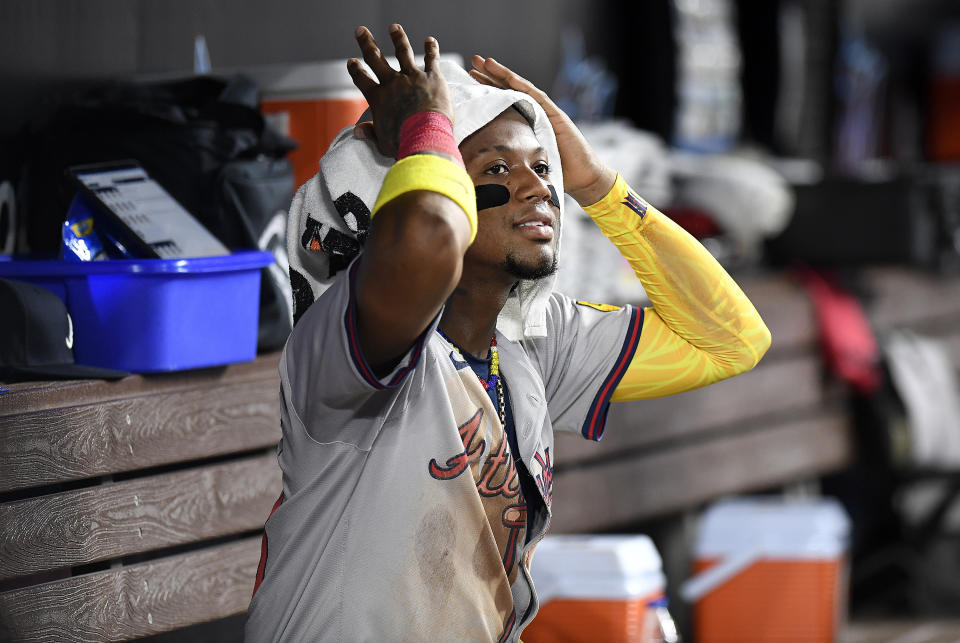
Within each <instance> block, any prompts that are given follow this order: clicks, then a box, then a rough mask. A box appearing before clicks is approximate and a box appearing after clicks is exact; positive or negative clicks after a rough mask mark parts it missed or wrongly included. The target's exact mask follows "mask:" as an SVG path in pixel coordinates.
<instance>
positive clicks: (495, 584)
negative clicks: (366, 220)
mask: <svg viewBox="0 0 960 643" xmlns="http://www.w3.org/2000/svg"><path fill="white" fill-rule="evenodd" d="M357 265H358V263H357V262H356V261H355V262H354V263H353V265H352V266H351V268H350V270H349V271H345V273H344V274H342V276H341V278H339V279H338V280H337V281H336V282H335V283H334V285H333V286H331V287H330V288H329V289H328V290H327V291H326V292H325V293H324V294H323V295H322V296H321V297H319V298H318V299H317V301H316V302H315V303H314V304H313V305H312V306H311V307H310V309H309V310H308V311H307V312H306V313H305V314H304V316H303V317H302V318H301V319H300V321H299V322H298V323H297V325H296V327H295V328H294V330H293V333H292V334H291V335H290V338H289V339H288V341H287V344H286V347H285V348H284V351H283V355H282V357H281V360H280V378H281V402H282V424H283V439H282V442H281V445H280V448H279V460H280V466H281V469H282V470H283V496H282V497H281V498H282V503H280V504H279V506H278V507H277V508H276V510H275V511H274V513H273V514H272V515H271V517H270V518H269V520H268V521H267V523H266V530H265V549H264V560H262V561H261V577H260V578H258V582H259V583H260V584H259V586H258V589H257V591H256V593H255V595H254V598H253V600H252V602H251V604H250V609H249V613H248V618H247V625H246V637H247V640H250V641H307V640H311V641H319V640H323V641H401V640H404V641H427V640H429V641H468V640H473V641H513V640H516V639H517V638H518V636H519V633H520V631H521V630H522V628H523V626H525V625H526V624H527V623H528V622H529V621H530V620H531V619H532V618H533V616H534V614H535V613H536V609H537V599H536V594H535V592H534V590H533V586H532V583H531V580H530V574H529V565H530V557H531V555H532V552H533V548H534V547H535V546H536V543H537V542H538V541H539V540H540V539H541V538H542V536H543V535H544V533H545V532H546V530H547V527H548V524H549V516H550V505H551V500H552V477H553V464H552V460H551V459H552V453H553V430H554V428H556V429H561V430H568V431H579V432H581V433H582V434H583V435H584V436H585V437H588V438H591V439H599V438H600V436H601V434H602V431H603V424H604V421H605V417H606V409H607V406H608V403H609V399H610V396H611V394H612V393H613V390H614V388H616V385H617V382H619V379H620V377H621V376H622V374H623V372H624V370H625V369H626V366H627V364H629V361H630V359H631V358H632V356H633V352H634V351H635V349H636V345H637V341H638V339H639V335H640V327H641V324H642V316H643V315H642V311H640V310H639V309H634V308H631V307H625V308H614V309H612V310H601V309H598V308H594V307H591V306H589V305H580V304H577V303H575V302H573V301H572V300H571V299H569V298H567V297H565V296H563V295H559V294H554V295H553V296H552V298H551V301H550V305H549V308H548V315H547V317H548V328H549V334H548V336H547V337H545V338H540V339H535V340H524V341H521V342H511V341H507V340H505V339H504V338H502V337H501V338H499V341H498V349H499V353H500V371H501V373H502V375H503V377H504V380H505V382H507V385H508V389H507V390H508V392H509V401H510V404H511V407H512V410H513V417H514V423H515V427H516V434H517V442H518V446H519V450H520V453H519V454H512V453H511V452H510V447H509V445H508V441H507V439H506V436H505V435H504V431H503V427H502V426H501V425H500V420H499V418H498V413H497V410H496V409H495V408H494V407H493V404H492V403H491V400H490V398H489V397H488V395H487V393H486V391H485V390H484V389H483V387H482V386H481V384H480V382H479V380H478V379H477V377H476V375H475V374H474V372H473V371H472V370H471V369H470V368H469V367H468V366H467V364H466V363H464V362H462V361H460V359H459V358H458V355H457V353H456V352H455V351H453V350H451V346H450V344H448V343H447V342H446V341H445V340H444V339H443V337H441V336H440V334H439V333H437V332H436V323H437V321H436V320H434V323H433V325H432V326H431V327H430V328H428V329H427V330H426V331H425V332H424V334H423V335H422V336H421V337H420V338H419V340H418V341H417V342H416V344H415V345H414V346H413V347H412V348H411V349H410V351H409V352H408V354H407V355H406V356H405V357H404V359H403V360H402V361H401V363H400V364H399V365H398V366H397V367H396V368H395V369H394V371H393V372H392V373H390V374H389V375H387V376H386V377H382V378H377V377H376V376H375V375H374V374H373V373H372V371H371V369H370V367H369V365H367V363H366V362H365V360H364V358H363V355H362V353H361V351H360V347H359V342H358V339H357V331H356V306H355V301H354V298H353V288H354V279H355V274H356V268H357ZM514 457H518V458H522V461H523V462H524V464H525V465H526V468H527V470H528V471H529V472H530V474H531V476H532V477H533V478H534V480H535V481H536V485H535V487H536V488H537V489H538V491H539V493H540V494H541V496H542V500H543V503H539V502H538V503H532V502H531V503H529V504H530V505H531V506H533V505H534V504H536V506H538V507H539V506H543V507H545V510H541V511H540V512H538V513H539V514H541V515H535V516H531V518H530V521H529V523H528V521H527V516H526V511H527V504H528V503H526V502H524V500H523V498H522V494H521V492H520V484H519V479H518V473H517V467H516V466H515V464H514V459H513V458H514ZM528 524H529V527H530V530H531V532H532V533H530V534H529V535H528V534H527V533H526V530H527V528H528Z"/></svg>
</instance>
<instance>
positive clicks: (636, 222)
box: [585, 175, 770, 402]
mask: <svg viewBox="0 0 960 643" xmlns="http://www.w3.org/2000/svg"><path fill="white" fill-rule="evenodd" d="M585 210H586V211H587V213H588V214H589V215H590V216H591V217H592V218H593V220H594V221H595V222H596V223H597V225H598V226H599V227H600V230H601V231H603V234H604V235H606V236H607V238H608V239H610V241H612V242H613V244H614V245H615V246H617V248H618V249H619V250H620V254H622V255H623V256H624V257H625V258H626V259H627V261H629V262H630V265H631V267H632V268H633V270H634V272H635V273H636V275H637V277H638V278H639V279H640V282H641V283H642V284H643V287H644V289H645V290H646V292H647V296H648V297H649V298H650V301H651V302H652V304H653V307H652V308H646V309H645V310H644V319H643V329H642V331H641V334H640V340H639V343H638V345H637V350H636V353H635V354H634V357H633V360H632V361H631V362H630V365H629V367H628V368H627V372H626V373H625V374H624V376H623V379H621V380H620V384H619V385H618V386H617V388H616V390H615V391H614V393H613V397H612V398H611V399H612V400H613V401H615V402H618V401H624V400H638V399H644V398H651V397H660V396H663V395H671V394H673V393H680V392H682V391H688V390H690V389H694V388H697V387H700V386H706V385H707V384H711V383H713V382H717V381H719V380H722V379H725V378H727V377H731V376H733V375H737V374H738V373H742V372H744V371H746V370H749V369H751V368H753V366H755V365H756V363H757V362H759V361H760V358H761V357H762V356H763V354H764V353H765V352H766V350H767V348H769V346H770V331H769V330H768V329H767V327H766V325H765V324H764V323H763V320H762V319H760V315H759V314H758V313H757V311H756V309H755V308H754V307H753V304H751V303H750V301H749V300H748V299H747V297H746V295H744V294H743V291H742V290H740V287H739V286H737V284H736V283H735V282H734V281H733V279H732V278H731V277H730V275H728V274H727V272H726V271H725V270H724V269H723V268H722V267H721V266H720V264H719V263H717V261H716V260H715V259H714V258H713V256H712V255H711V254H710V253H709V252H707V250H706V249H705V248H704V247H703V246H702V245H701V244H700V243H699V242H698V241H697V240H696V239H694V238H693V237H692V236H690V235H689V234H688V233H687V232H686V231H685V230H683V229H682V228H681V227H680V226H678V225H677V224H676V223H674V222H673V221H672V220H671V219H669V218H668V217H667V216H665V215H664V214H662V213H661V212H658V211H657V210H656V209H655V208H653V207H652V206H650V205H649V204H647V203H646V202H644V201H642V200H641V199H640V198H639V197H638V196H637V195H636V194H635V193H634V192H633V191H632V190H630V188H629V187H628V186H627V184H626V182H625V181H624V180H623V178H622V177H620V176H619V175H617V180H616V183H614V186H613V189H612V190H611V191H610V192H609V194H607V196H605V197H604V198H603V199H601V200H600V201H598V202H597V203H595V204H593V205H591V206H588V207H586V208H585Z"/></svg>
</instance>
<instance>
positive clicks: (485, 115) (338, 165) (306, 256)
mask: <svg viewBox="0 0 960 643" xmlns="http://www.w3.org/2000/svg"><path fill="white" fill-rule="evenodd" d="M439 65H440V71H441V73H442V74H443V76H444V78H446V79H447V83H448V85H449V86H450V96H451V98H452V99H453V104H454V112H455V114H454V126H453V135H454V138H455V139H456V141H457V144H460V143H461V142H462V141H463V139H465V138H466V137H467V136H469V135H470V134H472V133H473V132H475V131H477V130H478V129H480V128H481V127H483V126H484V125H486V124H487V123H489V122H490V121H491V120H493V119H494V118H496V117H497V116H498V115H499V114H500V113H502V112H503V111H504V110H505V109H507V108H509V107H510V106H511V105H517V107H518V109H520V110H521V112H523V114H524V116H525V117H526V118H527V120H528V121H530V122H532V123H533V131H534V135H535V136H536V137H537V140H538V141H539V143H540V144H541V145H542V146H543V147H544V149H545V150H546V151H547V158H548V160H549V161H550V167H551V173H550V182H551V183H552V184H553V186H554V187H555V188H556V190H557V194H558V195H561V198H560V209H561V217H560V219H558V221H557V229H556V234H557V239H556V243H557V251H559V243H560V220H562V218H563V217H562V210H563V198H562V195H563V176H562V174H561V170H560V154H559V152H558V151H557V143H556V138H555V137H554V134H553V128H552V127H551V126H550V121H549V120H548V119H547V115H546V114H545V113H544V111H543V109H542V108H541V107H540V105H538V104H537V103H536V101H534V100H533V99H531V98H530V97H529V96H527V95H526V94H523V93H520V92H516V91H513V90H504V89H497V88H494V87H488V86H486V85H481V84H480V83H478V82H476V81H475V80H474V79H473V78H471V77H470V75H469V74H467V73H466V72H465V71H464V70H463V69H462V68H460V67H459V66H457V65H455V64H453V63H450V62H448V61H440V63H439ZM352 132H353V127H352V126H351V127H347V128H345V129H344V130H342V131H341V132H340V133H339V134H338V135H337V137H336V138H335V139H334V141H333V143H331V144H330V149H329V150H327V153H326V154H325V155H324V156H323V158H322V159H320V171H319V172H318V173H317V174H315V175H314V176H313V178H311V179H310V180H309V181H307V182H306V183H304V184H303V185H302V186H300V189H299V190H297V194H296V195H295V196H294V198H293V202H292V203H291V204H290V212H289V215H288V218H287V252H288V253H289V258H290V281H291V283H292V285H293V299H294V319H299V317H300V315H302V314H303V312H304V311H305V310H306V309H307V308H308V307H309V306H310V304H312V303H313V301H314V300H315V299H316V298H317V297H319V296H320V294H321V293H322V292H323V291H324V290H326V289H327V288H328V287H329V286H330V284H331V283H332V282H333V280H334V279H335V278H336V277H337V276H338V275H339V274H341V273H342V271H343V269H344V268H345V267H346V266H347V265H348V264H349V263H350V262H351V261H352V260H353V258H354V257H355V256H356V255H357V254H358V253H359V252H360V251H361V250H362V247H363V243H364V241H365V240H366V235H367V230H368V228H369V225H370V208H371V207H373V204H374V202H375V201H376V198H377V194H378V193H379V192H380V186H381V184H382V183H383V178H384V176H386V174H387V170H389V169H390V167H391V166H392V165H393V163H394V159H391V158H387V157H385V156H382V155H381V154H380V153H379V152H378V151H377V149H376V146H374V145H373V144H372V143H370V142H369V141H364V140H358V139H355V138H353V136H352ZM479 216H480V219H481V225H482V219H483V213H482V212H481V213H480V215H479ZM554 280H555V278H554V276H550V277H546V278H544V279H538V280H536V281H527V280H524V281H522V282H521V283H520V285H519V286H518V287H517V288H516V289H514V292H513V293H512V294H511V295H510V298H509V299H508V300H507V303H506V305H505V306H504V308H503V310H502V311H501V312H500V318H499V320H498V322H497V329H498V330H499V332H500V333H501V334H503V335H504V336H505V337H507V339H511V340H514V341H517V340H520V339H525V338H533V337H542V336H544V335H545V334H546V321H545V315H546V303H547V299H548V298H549V296H550V292H551V290H553V284H554Z"/></svg>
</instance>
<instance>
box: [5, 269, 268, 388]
mask: <svg viewBox="0 0 960 643" xmlns="http://www.w3.org/2000/svg"><path fill="white" fill-rule="evenodd" d="M273 260H274V258H273V255H272V254H271V253H269V252H261V251H249V250H242V251H236V252H234V253H233V254H232V255H227V256H223V257H201V258H196V259H133V260H109V261H89V262H70V261H37V260H19V259H14V260H12V261H0V277H5V278H8V279H19V280H22V281H28V282H30V283H34V284H36V285H38V286H42V287H44V288H47V289H48V290H52V291H53V292H55V293H56V294H57V295H58V296H59V297H60V298H61V299H63V301H64V302H65V303H66V305H67V310H69V311H70V317H71V318H72V319H73V332H74V346H73V350H74V356H75V358H76V361H77V362H78V363H80V364H87V365H90V366H104V367H107V368H116V369H121V370H125V371H132V372H135V373H155V372H162V371H176V370H182V369H189V368H202V367H205V366H219V365H222V364H228V363H231V362H243V361H249V360H251V359H253V358H254V357H256V354H257V322H258V317H259V315H258V313H259V307H260V269H261V268H263V267H264V266H267V265H269V264H270V263H272V262H273Z"/></svg>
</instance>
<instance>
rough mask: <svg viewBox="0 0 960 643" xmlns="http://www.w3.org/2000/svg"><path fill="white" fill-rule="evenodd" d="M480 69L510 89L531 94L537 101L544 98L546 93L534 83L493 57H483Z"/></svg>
mask: <svg viewBox="0 0 960 643" xmlns="http://www.w3.org/2000/svg"><path fill="white" fill-rule="evenodd" d="M480 71H482V72H484V73H485V74H487V75H488V76H490V77H491V78H493V79H495V80H498V81H500V82H501V83H503V84H504V85H505V86H507V87H510V88H511V89H516V90H518V91H521V92H523V93H525V94H529V95H531V96H533V97H534V98H535V99H537V101H538V102H542V99H544V98H546V95H545V94H544V93H543V92H542V91H540V89H539V88H537V86H536V85H534V84H533V83H531V82H530V81H529V80H527V79H526V78H524V77H523V76H521V75H519V74H517V73H514V72H513V71H511V70H510V69H509V68H508V67H507V66H505V65H501V64H500V63H498V62H497V61H496V60H494V59H493V58H484V59H483V64H482V66H481V67H480Z"/></svg>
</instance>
